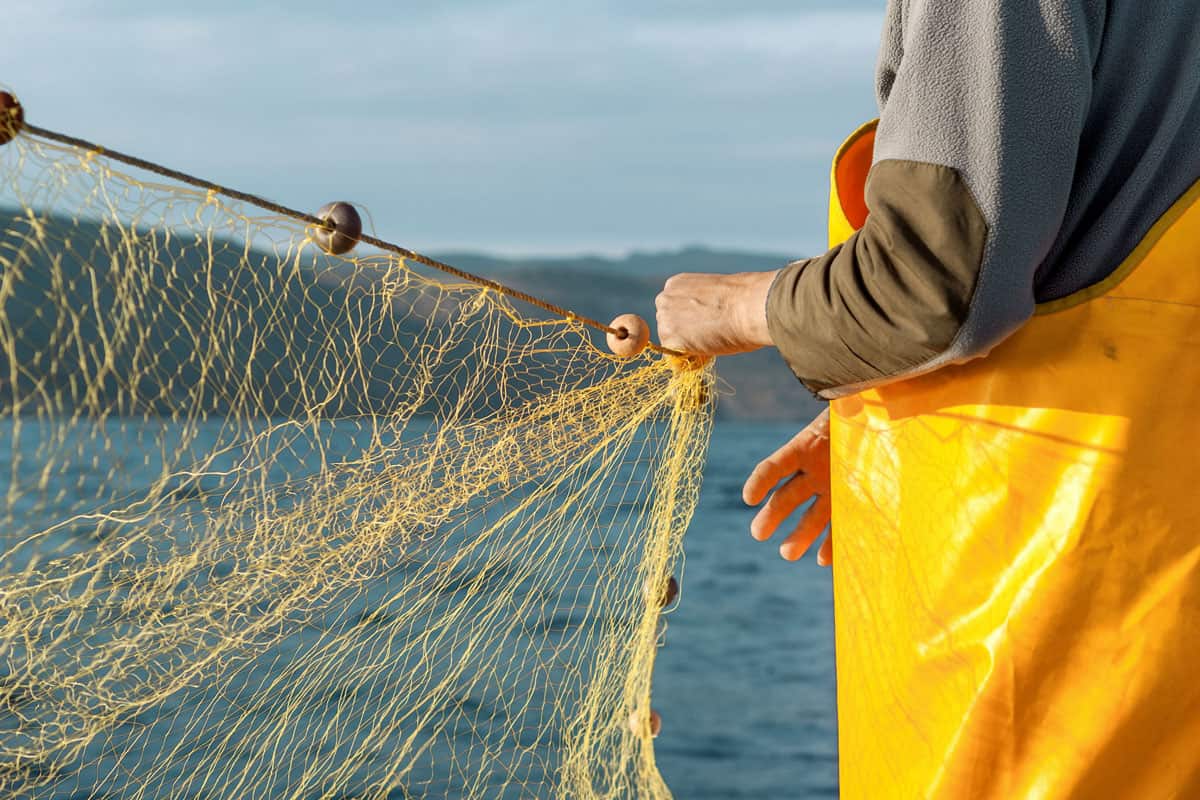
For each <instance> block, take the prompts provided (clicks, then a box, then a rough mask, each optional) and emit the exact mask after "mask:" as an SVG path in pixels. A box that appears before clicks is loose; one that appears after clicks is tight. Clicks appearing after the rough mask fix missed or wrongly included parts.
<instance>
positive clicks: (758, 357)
mask: <svg viewBox="0 0 1200 800" xmlns="http://www.w3.org/2000/svg"><path fill="white" fill-rule="evenodd" d="M42 223H43V224H44V226H45V227H44V230H45V232H46V234H47V237H48V239H47V240H48V241H50V242H59V243H62V242H69V246H63V245H61V244H57V245H48V246H47V247H45V248H44V249H41V250H38V251H36V252H34V251H29V250H27V251H26V256H25V257H26V258H29V259H31V261H30V262H28V263H25V264H23V265H22V267H21V268H20V271H19V278H18V279H16V280H14V281H12V282H11V285H10V290H11V291H12V292H13V294H12V296H10V297H9V298H8V299H7V300H5V301H4V302H5V313H6V315H7V317H8V321H9V322H10V323H11V328H10V330H11V331H13V332H14V333H15V334H16V338H15V339H14V340H12V341H10V344H9V347H10V348H11V352H13V353H14V354H15V355H16V357H17V360H18V363H20V364H22V366H23V368H24V371H23V372H21V373H20V374H18V375H17V377H16V380H17V381H18V382H19V383H20V384H21V385H22V386H23V389H22V390H21V391H20V392H17V394H18V395H22V396H31V394H30V390H31V388H34V387H36V389H35V391H33V394H35V395H40V396H43V397H47V398H51V397H56V398H58V400H56V401H55V402H56V403H59V404H61V405H62V406H63V407H64V408H66V407H82V406H87V407H96V408H100V407H110V408H112V407H114V406H115V408H114V410H115V411H116V412H117V413H122V414H125V413H132V414H140V413H160V412H166V411H169V410H171V409H176V408H179V407H181V406H189V407H199V408H201V409H203V410H204V411H208V412H215V413H220V412H222V411H226V410H228V409H227V408H226V404H227V402H228V398H230V397H236V396H241V395H244V393H241V395H240V394H239V392H237V391H235V390H234V387H235V386H236V385H244V384H246V382H249V385H252V386H254V387H255V395H256V396H255V398H254V403H255V405H254V407H253V408H247V409H242V411H245V412H250V413H261V414H268V415H286V414H288V413H289V412H290V411H291V409H292V408H294V407H295V405H296V404H299V403H303V404H311V403H312V402H314V398H322V400H321V402H328V403H329V404H328V405H326V406H325V408H326V411H327V413H329V414H331V415H340V414H355V413H365V412H371V411H386V410H387V409H391V408H395V407H396V404H397V403H400V402H404V401H405V399H406V394H405V393H406V392H407V391H409V387H406V386H405V385H404V381H399V380H396V379H395V376H396V375H397V374H398V373H399V372H402V371H403V369H404V367H403V365H404V364H405V363H406V362H407V361H408V360H409V354H408V352H407V348H408V347H411V346H416V345H414V344H413V343H414V342H415V341H417V339H418V337H415V336H414V335H413V334H414V330H410V329H409V328H410V327H411V325H410V323H408V322H407V321H406V320H405V319H403V318H401V317H400V316H399V315H396V316H394V317H393V316H386V317H383V316H381V318H380V319H378V320H374V321H373V323H372V324H373V326H374V327H373V330H374V331H375V333H376V334H378V335H377V336H373V337H371V340H370V343H369V345H368V351H365V352H362V353H361V354H356V355H360V356H361V358H348V357H347V358H342V357H340V356H338V355H337V352H336V351H339V349H340V348H342V347H343V345H344V343H348V342H349V341H350V339H351V338H352V337H349V336H340V335H339V330H343V329H344V328H345V325H346V324H347V322H346V320H347V319H350V318H352V317H353V315H354V312H353V310H352V309H353V308H354V307H356V304H357V303H358V302H359V301H358V300H357V299H356V295H357V294H361V292H362V291H363V289H364V287H362V286H355V285H352V284H351V283H350V282H347V281H345V280H340V279H338V278H337V273H338V270H337V268H336V265H331V268H330V270H329V272H328V273H327V274H328V275H331V276H332V279H328V278H324V277H323V278H322V279H321V280H320V281H318V282H316V283H314V282H313V281H312V280H296V281H289V280H283V281H278V282H277V284H278V285H275V286H274V287H273V288H272V290H271V292H270V293H268V294H267V295H266V297H268V298H269V302H268V303H265V304H264V303H262V298H263V297H264V293H263V291H262V289H263V287H262V286H261V285H260V284H259V283H258V281H260V280H262V279H263V276H262V275H259V274H256V273H255V272H254V271H253V270H244V269H239V268H237V266H236V265H237V264H238V263H239V262H240V260H241V258H242V257H243V254H244V251H243V248H242V246H241V245H240V244H234V243H229V242H216V243H215V244H214V246H215V249H216V250H217V251H218V253H219V254H220V253H225V254H227V256H225V257H222V256H220V255H218V257H217V258H216V259H215V261H214V266H213V268H212V269H211V270H209V271H205V270H203V269H202V268H201V265H202V264H203V263H205V261H204V260H203V259H202V257H201V253H203V252H206V251H207V247H208V245H207V243H203V242H197V241H196V240H195V239H194V237H192V238H189V236H190V235H183V236H162V235H157V236H156V235H153V234H150V233H145V234H143V241H142V242H141V244H140V246H141V247H143V248H147V250H146V252H149V251H154V252H156V257H155V260H154V263H155V264H156V265H158V266H155V267H154V269H155V270H156V271H157V272H158V275H157V280H156V281H154V282H153V283H154V285H153V286H149V287H141V286H135V285H130V282H129V281H128V280H127V276H123V275H122V274H121V273H120V272H119V270H118V271H110V270H108V269H105V270H102V271H100V272H99V274H100V275H101V280H100V281H99V282H98V283H97V282H94V281H93V280H91V276H90V274H89V272H88V271H87V270H85V268H84V264H85V263H87V262H88V261H89V260H90V259H91V258H92V256H91V255H90V254H92V253H93V252H96V253H99V252H100V250H99V249H97V248H98V243H99V242H100V241H101V239H103V238H105V237H108V236H111V235H112V234H113V232H112V231H106V230H105V229H104V226H103V225H102V224H100V223H96V222H88V221H73V220H67V219H56V218H48V219H45V220H43V221H42ZM28 225H29V222H28V220H27V219H25V218H23V217H20V216H18V215H16V214H14V213H13V212H10V211H4V210H3V209H0V254H2V253H3V252H8V253H14V252H15V248H16V246H17V245H18V244H19V240H18V238H19V239H20V240H23V239H24V238H25V237H24V235H22V236H21V237H18V238H12V239H10V238H9V237H11V236H12V235H13V234H12V233H11V231H14V230H17V231H19V230H21V229H22V227H27V226H28ZM131 257H139V256H137V255H136V252H135V254H134V255H133V256H131ZM260 258H261V259H264V260H265V259H269V258H270V257H269V256H267V255H265V254H257V253H254V251H251V252H250V259H251V261H252V262H253V261H254V260H257V259H260ZM439 258H441V259H442V260H445V261H447V262H448V263H452V264H455V265H456V266H459V267H462V268H463V269H466V270H469V271H472V272H476V273H478V274H482V275H486V276H492V277H495V278H497V279H499V280H503V281H504V282H506V283H509V284H511V285H513V286H515V287H517V288H520V289H523V290H525V291H527V292H529V293H531V294H534V295H537V296H539V297H544V298H546V299H548V300H551V301H553V302H555V303H558V304H560V305H563V306H565V307H567V308H570V309H572V310H574V311H577V312H578V313H580V314H585V315H587V316H591V317H595V318H597V319H601V320H605V321H607V320H609V319H612V318H613V317H615V316H617V315H618V314H621V313H626V312H633V313H636V314H640V315H642V316H643V317H645V318H646V319H648V320H651V321H653V318H654V296H655V295H656V294H657V293H658V291H659V289H660V288H661V286H662V283H663V280H664V279H665V277H666V276H667V275H670V274H673V273H675V272H681V271H730V270H747V269H773V268H775V267H778V266H780V265H781V264H782V263H784V262H785V261H786V260H787V259H786V258H783V257H780V256H774V255H763V254H749V253H735V252H722V251H717V250H707V249H704V248H700V247H689V248H685V249H682V250H679V251H675V252H663V253H637V254H633V255H631V256H629V257H627V258H623V259H606V258H602V257H591V256H588V257H580V258H566V259H563V258H558V259H502V258H494V257H490V256H487V255H481V254H463V253H458V254H453V253H449V254H447V253H443V254H439ZM51 259H55V260H56V261H57V263H56V265H55V267H54V268H53V269H51V268H50V267H49V264H50V260H51ZM0 264H3V262H2V261H0ZM43 264H44V265H45V266H42V265H43ZM164 265H170V266H169V268H167V267H164ZM114 266H119V265H114ZM13 274H14V275H16V274H18V273H16V272H14V273H13ZM2 276H3V269H0V277H2ZM52 283H53V285H54V286H53V287H52ZM54 287H57V288H54ZM143 292H144V294H142V293H143ZM251 302H253V303H258V304H259V305H257V306H255V308H254V310H253V311H251V312H250V313H252V314H255V315H257V316H258V317H259V319H258V322H257V323H256V324H254V325H246V324H245V311H244V310H243V309H244V308H245V307H246V306H247V304H248V303H251ZM176 305H179V306H180V307H186V316H184V315H181V313H175V312H173V311H172V308H173V307H174V306H176ZM135 307H137V308H141V309H143V310H141V311H138V310H135ZM93 308H101V309H111V311H110V312H109V313H108V314H107V315H105V316H102V317H100V318H97V317H96V316H95V315H91V314H87V313H83V314H80V313H78V312H79V311H80V310H85V311H86V310H87V309H93ZM145 309H149V310H151V311H152V312H154V313H152V314H151V315H150V317H149V318H147V317H145V311H144V310H145ZM133 313H137V314H142V315H143V318H142V319H141V321H139V323H138V326H131V325H129V324H128V319H129V317H128V316H125V317H122V315H123V314H124V315H128V314H133ZM531 313H534V314H536V313H540V312H537V311H534V310H531ZM186 319H191V320H206V322H205V323H204V324H205V330H208V331H210V335H215V336H218V337H220V339H221V346H220V347H219V348H217V349H216V350H213V349H212V348H209V347H207V346H206V344H205V343H199V344H198V343H197V342H196V341H195V339H194V337H193V336H192V334H191V333H190V331H189V330H187V329H186V328H187V325H186V324H185V322H184V321H185V320H186ZM418 324H419V323H418ZM134 330H137V331H138V337H137V338H138V340H137V341H135V340H133V339H132V338H130V337H131V335H132V332H133V331H134ZM312 330H321V331H329V335H328V336H327V337H311V336H307V335H305V332H306V331H312ZM72 331H74V333H72ZM298 331H299V332H300V333H297V332H298ZM0 333H3V331H0ZM102 339H104V340H106V341H108V343H109V344H108V345H107V346H106V347H91V346H90V345H89V343H91V342H97V343H98V342H100V341H101V340H102ZM2 340H3V337H0V341H2ZM68 340H69V341H71V342H74V343H77V344H76V345H74V346H76V348H77V349H78V352H77V353H76V355H75V357H73V358H70V359H62V360H58V359H56V358H55V356H54V353H55V350H56V345H55V344H54V343H55V342H56V341H57V342H65V341H68ZM78 343H82V344H83V346H82V347H81V348H80V347H78ZM8 352H9V351H8V350H6V349H5V348H3V347H0V396H5V395H6V396H7V397H9V398H11V397H13V396H14V393H13V387H12V386H11V385H10V384H11V381H12V380H13V379H14V378H13V377H12V376H13V374H14V373H13V372H12V371H11V369H10V367H11V364H10V363H9V355H8ZM213 352H217V353H219V354H220V355H219V357H218V358H215V359H214V358H211V355H212V353H213ZM452 355H453V357H452V358H449V359H447V364H448V366H447V367H446V369H447V370H457V371H461V373H462V374H464V375H467V374H470V371H471V370H472V369H473V368H474V367H475V365H474V362H475V360H476V359H477V358H478V357H479V356H478V354H477V353H475V352H473V346H472V344H471V343H470V342H466V341H462V342H457V343H455V344H454V345H453V352H452ZM102 358H106V359H108V363H101V362H100V361H98V359H102ZM327 363H348V364H350V365H351V366H350V370H351V372H348V373H345V374H340V373H339V374H337V375H331V374H328V373H327V372H326V371H325V370H324V369H322V368H319V365H323V364H327ZM549 368H551V367H549V366H547V369H549ZM297 370H303V371H304V372H303V374H299V373H297ZM718 372H719V374H720V376H721V377H722V379H723V381H722V388H721V390H720V393H719V397H718V407H717V408H718V414H719V415H720V416H721V417H724V418H737V419H797V420H799V419H804V418H808V417H811V416H813V414H815V413H816V410H817V409H818V408H819V404H817V403H816V402H815V401H814V400H813V399H812V398H811V397H810V396H809V395H808V394H807V393H806V392H805V391H804V390H803V388H802V387H800V385H799V384H798V383H797V382H796V381H795V380H794V379H793V378H792V377H791V375H790V373H789V372H788V371H787V369H786V367H785V366H784V365H783V363H782V361H781V360H780V359H779V357H778V355H777V354H776V353H774V352H773V351H771V352H768V351H762V352H758V353H752V354H748V355H744V356H737V357H732V358H726V359H722V360H721V361H720V362H719V364H718ZM456 374H457V373H456ZM96 375H102V376H103V377H102V379H100V380H99V381H97V380H95V378H94V376H96ZM346 386H354V387H356V391H354V392H352V393H351V392H346V391H345V387H346ZM129 398H135V399H134V400H132V401H131V400H129ZM324 398H332V399H330V400H328V401H326V400H325V399H324ZM429 402H436V400H430V401H429ZM128 403H132V405H131V406H130V407H128V408H125V407H122V404H128ZM0 407H3V405H2V404H0Z"/></svg>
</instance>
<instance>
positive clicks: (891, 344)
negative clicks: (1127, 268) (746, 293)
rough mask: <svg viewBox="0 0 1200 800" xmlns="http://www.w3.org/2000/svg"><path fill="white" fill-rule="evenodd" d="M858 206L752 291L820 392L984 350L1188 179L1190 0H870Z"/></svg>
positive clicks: (1196, 155) (1115, 250) (1197, 164)
mask: <svg viewBox="0 0 1200 800" xmlns="http://www.w3.org/2000/svg"><path fill="white" fill-rule="evenodd" d="M877 77H878V81H877V91H878V100H879V108H880V123H879V130H878V135H877V140H876V145H875V157H874V166H873V167H872V170H871V175H870V177H869V179H868V183H867V193H866V199H867V204H868V207H869V208H870V212H871V213H870V216H869V218H868V220H867V223H866V224H865V226H864V227H863V229H862V230H860V231H859V232H858V233H857V234H855V236H854V237H853V238H851V240H850V241H848V242H847V243H846V244H845V245H843V246H840V247H837V248H834V249H833V250H831V251H830V252H828V253H826V254H825V255H822V256H819V257H817V258H813V259H808V260H805V261H799V262H795V263H793V264H791V265H789V266H788V267H787V268H785V269H784V270H783V272H781V273H780V275H779V277H778V278H777V279H776V281H775V284H774V285H773V286H772V289H771V293H770V296H769V299H768V302H767V316H768V323H769V325H770V329H771V333H772V335H773V337H774V339H775V342H776V345H777V346H778V348H779V350H780V352H781V353H782V354H783V356H784V358H785V360H786V361H787V362H788V363H789V365H790V366H791V367H792V370H793V371H794V372H795V373H796V375H797V377H799V378H800V379H801V381H803V382H804V383H805V385H806V386H808V387H809V388H810V389H812V390H813V391H815V392H818V393H820V394H821V395H822V396H825V397H836V396H840V395H844V394H849V393H852V392H855V391H859V390H861V389H864V388H868V387H871V386H875V385H878V384H881V383H886V382H888V381H892V380H895V379H898V378H903V377H908V376H912V375H916V374H921V373H924V372H928V371H930V370H933V369H936V368H938V367H940V366H943V365H946V364H950V363H957V362H961V361H964V360H968V359H970V358H973V357H976V356H980V355H984V354H986V353H987V352H988V351H989V350H990V349H991V348H992V347H993V346H995V345H996V344H997V343H998V342H1000V341H1001V340H1002V339H1004V338H1005V337H1006V336H1008V335H1009V334H1011V333H1012V332H1013V331H1014V330H1015V329H1017V328H1018V327H1019V326H1020V325H1021V324H1022V323H1023V322H1024V321H1025V320H1027V319H1028V318H1029V317H1030V316H1031V315H1032V313H1033V310H1034V305H1035V304H1036V303H1039V302H1044V301H1049V300H1055V299H1058V298H1061V297H1064V296H1066V295H1069V294H1071V293H1073V292H1075V291H1078V290H1080V289H1083V288H1086V287H1087V286H1090V285H1092V284H1094V283H1096V282H1098V281H1101V280H1103V279H1104V278H1105V277H1106V276H1108V275H1109V274H1110V273H1111V272H1112V271H1113V270H1114V269H1116V268H1117V266H1119V265H1120V263H1121V262H1122V261H1123V260H1124V259H1125V257H1126V256H1127V255H1128V254H1129V253H1130V252H1131V251H1132V250H1133V249H1134V247H1135V246H1136V245H1137V243H1138V242H1139V241H1140V240H1141V239H1142V237H1143V236H1144V235H1145V234H1146V233H1147V232H1148V231H1149V229H1150V227H1151V226H1152V225H1153V224H1154V222H1155V220H1157V219H1158V217H1159V216H1161V215H1162V214H1163V213H1164V212H1165V211H1166V210H1167V209H1168V208H1170V206H1171V205H1172V204H1173V203H1174V201H1175V200H1177V199H1178V198H1179V197H1180V195H1182V194H1183V193H1184V192H1185V191H1186V190H1187V189H1188V188H1189V187H1190V186H1191V185H1192V184H1193V183H1194V182H1196V181H1197V180H1198V179H1200V0H889V2H888V6H887V14H886V19H885V23H884V31H883V42H882V47H881V51H880V57H879V65H878V75H877Z"/></svg>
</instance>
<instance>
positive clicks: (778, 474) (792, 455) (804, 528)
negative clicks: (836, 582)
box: [742, 409, 833, 566]
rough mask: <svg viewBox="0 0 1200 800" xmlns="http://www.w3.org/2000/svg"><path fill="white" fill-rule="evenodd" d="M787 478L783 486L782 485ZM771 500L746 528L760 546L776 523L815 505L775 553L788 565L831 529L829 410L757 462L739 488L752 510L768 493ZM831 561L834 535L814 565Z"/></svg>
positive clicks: (824, 544)
mask: <svg viewBox="0 0 1200 800" xmlns="http://www.w3.org/2000/svg"><path fill="white" fill-rule="evenodd" d="M785 478H786V479H787V480H786V481H785V482H784V483H783V484H782V485H778V484H779V482H780V481H783V480H784V479H785ZM768 493H770V494H771V499H770V500H768V501H767V504H766V505H765V506H763V507H762V508H761V509H759V512H758V514H757V515H755V517H754V521H753V522H751V523H750V535H752V536H753V537H754V538H755V539H758V540H759V541H760V542H762V541H766V540H767V539H769V538H771V535H772V534H773V533H775V529H776V528H778V527H779V524H780V523H781V522H783V521H784V520H785V519H787V518H788V516H789V515H791V513H792V512H793V511H795V510H796V509H797V508H799V507H800V506H802V505H803V504H804V503H805V502H807V501H808V500H809V498H811V497H812V496H813V495H816V498H817V499H816V502H814V503H813V505H812V507H811V508H810V509H808V511H807V512H805V514H804V517H803V518H802V519H801V520H800V523H799V524H798V525H797V526H796V527H795V529H794V530H793V531H792V532H791V533H790V534H788V536H787V538H786V539H784V540H783V542H782V544H780V545H779V554H780V555H781V556H783V557H784V558H786V559H787V560H788V561H795V560H796V559H798V558H800V556H802V555H804V553H805V552H806V551H807V550H808V548H809V547H811V546H812V543H813V542H815V541H816V540H817V537H819V536H820V535H821V531H823V530H825V528H826V526H828V525H829V519H830V512H831V509H830V504H829V409H825V410H824V411H822V412H821V414H820V415H819V416H818V417H817V418H816V419H814V420H813V421H812V422H811V423H809V425H808V427H806V428H805V429H804V430H802V431H800V433H798V434H796V435H795V436H794V437H793V438H792V440H791V441H790V442H788V443H787V444H785V445H784V446H783V447H781V448H779V449H778V450H776V451H775V452H774V453H772V454H771V455H769V456H767V458H765V459H763V460H762V461H761V462H759V464H758V466H757V467H755V468H754V471H753V472H752V473H750V477H749V478H748V479H747V480H746V485H745V487H743V489H742V499H743V500H745V501H746V504H747V505H751V506H756V505H758V504H759V503H761V502H762V501H763V498H764V497H766V496H767V494H768ZM832 562H833V534H832V532H831V533H830V535H829V536H828V537H827V538H826V539H825V541H824V543H822V545H821V549H820V550H818V551H817V563H818V564H820V565H821V566H829V565H830V564H831V563H832Z"/></svg>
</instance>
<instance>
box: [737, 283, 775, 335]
mask: <svg viewBox="0 0 1200 800" xmlns="http://www.w3.org/2000/svg"><path fill="white" fill-rule="evenodd" d="M780 272H781V270H771V271H769V272H746V273H743V275H744V276H745V281H746V285H745V287H744V289H743V291H742V302H741V306H740V309H739V317H740V319H739V321H738V322H739V326H740V327H741V330H742V335H743V337H744V338H745V340H746V341H747V343H749V344H753V345H755V346H756V347H771V346H772V345H774V343H775V342H774V339H772V337H771V330H770V327H769V326H768V325H767V295H768V294H770V292H771V285H772V284H774V282H775V278H776V277H777V276H778V275H779V273H780Z"/></svg>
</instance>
